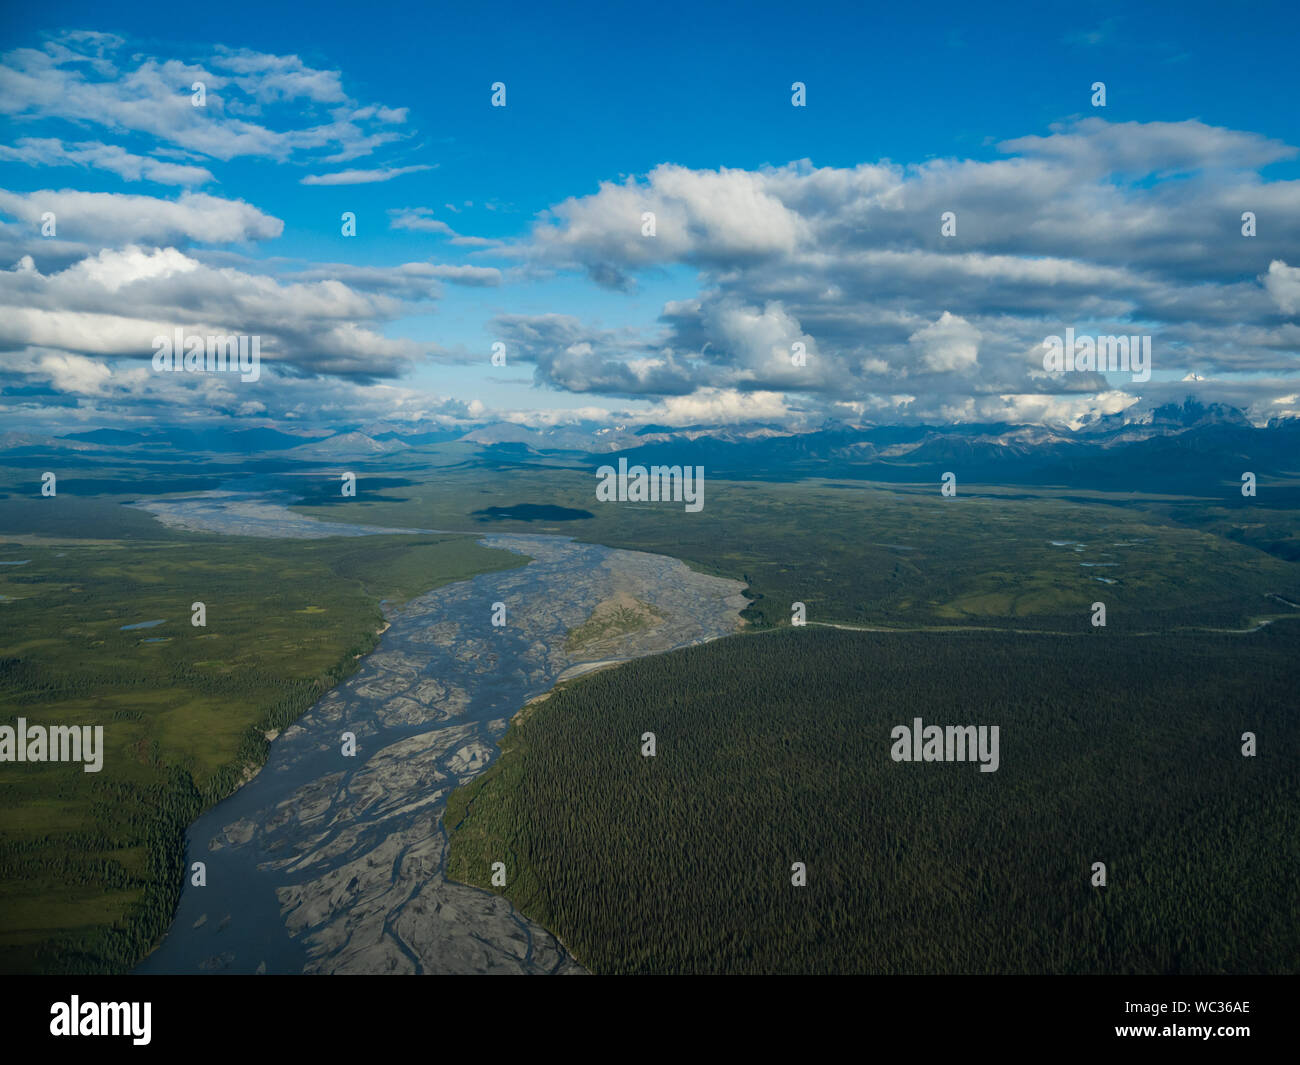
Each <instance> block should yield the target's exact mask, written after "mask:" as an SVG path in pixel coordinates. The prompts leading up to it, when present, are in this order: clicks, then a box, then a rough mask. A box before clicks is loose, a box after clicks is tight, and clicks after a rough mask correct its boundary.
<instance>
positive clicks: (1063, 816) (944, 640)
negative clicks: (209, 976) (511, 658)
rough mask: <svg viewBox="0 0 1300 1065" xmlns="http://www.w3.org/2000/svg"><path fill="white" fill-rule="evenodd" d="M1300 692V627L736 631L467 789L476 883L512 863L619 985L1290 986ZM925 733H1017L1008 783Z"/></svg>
mask: <svg viewBox="0 0 1300 1065" xmlns="http://www.w3.org/2000/svg"><path fill="white" fill-rule="evenodd" d="M1026 677H1032V678H1034V680H1033V683H1032V684H1028V683H1026V682H1025V678H1026ZM1297 691H1300V625H1298V624H1296V623H1294V622H1279V623H1277V624H1275V625H1273V626H1271V627H1268V628H1265V629H1263V630H1261V631H1259V632H1256V633H1254V634H1250V635H1227V634H1224V635H1198V636H1180V637H1178V638H1177V639H1171V638H1168V637H1160V636H1151V637H1146V638H1138V637H1120V638H1118V639H1116V638H1110V637H1108V636H1107V635H1106V634H1105V633H1104V631H1102V632H1098V633H1093V634H1085V635H1080V636H1049V635H1022V636H1020V637H1019V638H1008V637H1007V636H1006V635H1002V634H988V633H968V634H961V635H956V634H929V633H917V634H877V633H850V632H839V631H827V630H808V629H804V630H791V629H786V630H782V631H780V632H776V633H764V634H752V635H748V636H739V637H733V638H730V639H726V640H721V641H716V642H714V643H710V644H706V645H703V646H699V647H694V648H689V649H686V650H682V651H677V652H674V653H671V654H666V655H661V656H658V657H654V658H649V659H643V660H640V661H637V662H634V663H631V664H628V665H625V666H622V667H620V668H618V669H615V670H611V671H607V672H603V673H599V674H596V675H593V676H591V677H588V678H584V679H582V680H580V681H576V682H574V683H572V684H570V685H569V686H567V687H566V688H564V689H562V690H561V691H559V692H557V693H556V694H555V695H553V696H552V697H551V698H550V699H549V700H546V701H544V702H540V703H536V704H534V705H532V706H530V707H529V708H528V709H527V710H526V711H525V712H524V713H523V714H521V715H520V716H519V717H518V718H517V719H516V723H515V725H514V726H513V727H512V729H511V731H510V732H509V733H508V734H507V736H506V737H505V739H504V740H503V742H502V747H503V755H502V757H501V759H500V760H499V762H498V763H497V764H496V765H494V766H493V767H492V769H490V770H489V771H488V772H487V773H486V774H485V775H484V776H482V777H480V778H478V779H477V780H475V781H474V782H472V783H470V784H469V785H468V786H466V787H465V788H463V789H461V790H460V791H458V792H457V793H456V794H455V795H453V797H452V801H451V803H450V805H449V808H448V815H447V823H448V827H449V829H450V830H451V832H452V848H451V859H450V863H449V873H450V875H451V876H453V877H455V878H458V879H463V880H466V881H469V882H472V883H476V884H479V885H480V886H483V887H489V886H490V880H489V869H490V866H491V863H492V862H496V861H502V862H504V863H505V864H506V867H507V876H508V883H507V886H506V888H505V889H504V894H505V895H507V896H508V897H509V898H510V899H511V900H512V901H513V902H515V903H516V904H517V905H518V906H519V907H520V908H521V909H522V910H523V911H524V912H525V913H526V914H528V915H529V916H531V917H533V918H534V919H536V920H537V921H539V922H540V923H541V924H543V925H544V926H545V927H547V928H549V929H552V930H554V931H555V932H556V934H557V935H559V937H560V938H561V939H562V940H563V941H564V942H565V944H566V945H568V946H569V947H570V949H571V950H572V951H573V952H574V954H575V955H576V957H577V958H578V959H579V960H580V961H582V962H583V964H584V965H586V966H587V967H589V968H590V969H591V970H593V971H595V972H597V973H658V972H699V973H702V972H729V973H850V972H853V973H939V972H946V973H1102V972H1105V973H1126V972H1132V973H1136V972H1145V973H1170V972H1196V973H1248V972H1269V971H1286V970H1287V969H1289V968H1294V964H1295V960H1296V959H1297V958H1300V924H1298V923H1297V921H1296V919H1295V917H1296V912H1297V905H1298V904H1300V888H1298V887H1297V878H1296V876H1295V871H1296V869H1298V868H1300V820H1298V819H1297V811H1298V810H1300V771H1297V753H1298V752H1300V721H1298V720H1297V715H1296V693H1297ZM915 717H921V718H922V719H923V720H924V722H925V724H927V725H928V724H939V725H948V724H960V725H965V724H986V725H994V724H996V725H998V726H1000V766H999V768H998V769H997V771H995V772H987V773H983V772H980V771H979V770H978V766H977V764H976V763H974V762H957V763H947V762H896V761H894V760H892V758H891V756H890V749H891V741H890V731H891V729H892V728H893V727H894V726H896V725H900V724H906V725H909V726H910V725H911V724H912V722H913V719H914V718H915ZM647 732H653V733H654V734H655V740H656V753H655V754H654V756H652V757H647V756H645V755H643V754H642V753H641V752H642V737H643V735H644V734H645V733H647ZM1246 732H1252V733H1254V734H1255V737H1256V739H1257V742H1258V750H1257V754H1256V755H1255V756H1254V757H1243V753H1242V749H1243V739H1242V737H1243V733H1246ZM796 862H802V863H804V865H805V866H806V879H807V882H806V886H804V887H796V886H794V885H793V883H792V879H793V876H794V874H793V873H792V867H793V865H794V863H796ZM1099 862H1100V863H1104V865H1105V874H1106V885H1105V886H1104V887H1101V886H1093V879H1094V876H1095V871H1094V863H1099ZM495 890H500V889H495Z"/></svg>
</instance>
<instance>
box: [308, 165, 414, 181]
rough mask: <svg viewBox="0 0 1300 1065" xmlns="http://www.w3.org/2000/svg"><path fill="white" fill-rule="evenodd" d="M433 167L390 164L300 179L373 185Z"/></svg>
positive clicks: (310, 175)
mask: <svg viewBox="0 0 1300 1065" xmlns="http://www.w3.org/2000/svg"><path fill="white" fill-rule="evenodd" d="M433 169H435V168H434V167H433V166H390V167H384V168H382V169H379V170H340V171H339V172H338V173H336V174H308V175H307V176H306V177H305V178H303V179H302V184H304V185H373V184H375V183H376V182H380V181H391V180H392V179H393V178H396V177H401V176H402V175H403V174H418V173H419V172H420V171H421V170H433Z"/></svg>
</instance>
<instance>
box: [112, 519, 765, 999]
mask: <svg viewBox="0 0 1300 1065" xmlns="http://www.w3.org/2000/svg"><path fill="white" fill-rule="evenodd" d="M142 505H143V506H145V507H146V508H147V509H149V510H151V511H152V512H153V513H155V514H156V515H157V516H158V517H159V519H160V520H162V521H165V522H167V523H168V524H172V525H176V526H180V527H185V528H190V529H194V530H202V531H207V532H217V533H227V534H236V535H244V536H275V537H319V536H339V535H344V536H358V535H367V534H373V533H378V532H398V531H400V532H411V531H412V530H409V529H404V530H385V529H378V528H375V527H368V526H347V525H335V524H331V523H327V522H319V521H316V520H314V519H312V518H309V517H304V516H302V515H298V514H294V513H292V512H291V511H289V510H288V509H287V508H286V507H285V506H283V505H282V503H281V502H278V501H275V500H273V499H266V498H258V497H256V496H254V495H250V494H247V493H209V494H205V495H203V496H198V497H195V498H193V499H191V500H167V501H158V502H149V503H145V504H142ZM479 540H480V542H481V543H482V544H483V545H484V546H487V547H494V548H501V549H504V550H508V551H515V552H519V553H521V554H524V555H527V556H529V557H530V558H531V559H532V561H531V562H529V563H528V564H527V565H526V566H523V567H521V568H518V569H513V570H506V571H502V572H497V573H488V574H483V575H481V576H478V577H474V578H472V579H470V580H466V581H460V582H458V583H456V584H450V585H447V586H445V587H442V588H438V589H436V590H434V591H432V592H430V593H428V594H427V595H424V596H421V597H420V598H418V599H415V600H413V601H411V602H410V603H407V604H406V605H405V606H404V607H402V608H401V609H400V610H397V611H393V610H388V609H386V610H385V613H386V616H387V618H388V620H389V622H390V626H391V627H390V628H389V629H388V631H387V632H385V633H384V634H383V636H382V637H381V638H380V643H379V646H378V648H377V649H376V650H375V651H374V652H372V653H371V654H369V655H367V656H366V658H365V659H364V660H363V661H362V663H361V666H360V668H359V670H358V671H357V673H355V674H354V675H353V676H352V677H351V678H350V679H349V680H347V681H346V682H344V683H343V684H341V685H339V686H338V687H336V688H335V689H333V690H332V691H330V692H329V693H327V694H326V695H325V696H324V697H323V698H322V699H321V700H320V701H319V702H318V703H316V705H315V706H313V707H312V708H311V710H310V711H308V713H307V714H306V715H304V716H303V717H302V718H301V719H299V721H298V722H297V723H296V724H294V725H293V726H291V727H289V728H288V729H286V730H285V731H284V733H283V734H282V735H280V736H279V737H277V738H276V739H275V741H274V742H273V743H272V744H271V752H270V757H269V759H268V761H267V763H266V765H265V767H264V768H263V769H262V770H261V772H260V773H258V774H257V776H255V777H254V778H253V779H252V780H251V781H249V782H248V783H247V784H245V785H244V787H242V788H241V789H240V790H239V791H237V792H236V793H235V794H234V795H232V796H231V797H230V798H229V799H227V800H225V801H224V802H222V803H220V804H219V805H218V806H216V807H214V808H213V809H211V810H209V811H208V812H207V813H206V814H204V815H203V816H202V817H201V818H199V820H198V821H196V822H195V823H194V824H193V825H192V826H191V827H190V831H189V837H188V858H187V868H188V867H189V864H190V863H192V862H195V861H201V862H204V863H205V865H206V880H207V883H206V885H205V886H201V887H196V886H193V885H192V884H191V883H190V877H189V876H188V875H187V877H186V883H185V887H184V889H183V891H182V894H181V899H180V904H179V906H178V909H177V912H176V916H175V918H174V920H173V922H172V926H171V929H170V931H169V932H168V934H167V936H166V938H165V939H164V941H163V943H162V945H161V946H160V947H159V948H158V949H157V950H156V951H154V953H153V954H151V955H150V956H149V957H148V958H147V959H146V960H145V961H144V962H143V963H142V964H141V965H140V966H139V968H138V969H137V970H136V971H137V972H141V973H154V974H158V973H255V972H265V973H296V972H315V973H333V972H340V973H342V972H352V973H488V972H517V973H574V972H581V971H582V969H581V967H580V966H579V965H578V964H577V963H576V962H575V961H574V959H572V958H571V957H569V955H568V954H567V952H566V951H565V950H564V948H563V947H562V946H561V945H560V944H559V943H558V942H557V941H556V940H555V938H554V937H553V936H551V935H550V934H549V933H548V932H546V931H545V930H544V929H542V928H541V927H539V926H538V925H536V924H534V923H533V922H531V921H529V920H528V919H526V918H524V917H523V916H522V915H520V914H519V913H517V912H516V911H515V910H514V908H513V907H512V906H511V905H510V903H509V902H507V901H506V900H505V899H504V898H502V897H500V896H498V895H494V894H492V893H489V892H486V891H481V890H479V889H477V888H472V887H468V886H466V885H463V884H455V883H451V882H449V881H447V880H446V879H445V877H444V876H443V868H444V864H445V852H446V834H445V831H444V829H443V825H442V814H443V809H444V806H445V803H446V799H447V795H448V793H449V792H450V791H451V790H453V789H454V788H455V787H456V786H458V785H459V784H461V783H464V782H466V781H468V780H470V779H472V778H473V777H475V776H476V775H478V774H479V773H481V772H482V771H483V770H484V769H485V768H486V767H487V766H488V765H489V764H490V763H491V761H492V760H493V758H494V757H495V756H496V754H497V753H498V749H497V747H496V740H497V739H499V738H500V736H501V734H502V733H503V732H504V731H505V730H506V727H507V725H508V722H509V718H510V717H511V716H512V715H513V714H514V713H515V712H516V711H517V710H518V709H519V708H520V707H521V706H522V705H523V704H524V703H525V702H527V701H528V700H529V699H531V698H533V697H535V696H537V695H539V694H542V693H544V692H546V691H548V690H549V689H550V688H551V687H553V686H554V684H555V683H556V682H557V681H558V680H560V679H562V678H564V677H567V676H571V675H574V674H576V673H579V672H582V671H584V670H586V669H588V668H591V667H592V666H593V664H594V663H598V662H606V661H619V660H625V659H628V658H635V657H639V656H641V655H645V654H654V653H657V652H660V651H665V650H670V649H672V648H675V647H683V646H687V645H689V644H694V643H700V642H702V641H704V640H709V639H713V638H716V637H719V636H723V635H727V634H728V633H731V632H734V631H736V630H737V628H738V627H739V626H740V624H741V622H740V619H739V616H738V615H739V611H740V610H741V609H743V607H744V605H745V602H746V600H745V599H744V597H743V596H742V595H741V594H740V592H741V589H742V587H743V586H742V585H741V584H740V583H739V582H736V581H730V580H725V579H722V578H718V577H710V576H705V575H703V574H699V573H695V572H693V571H692V570H690V569H689V568H688V567H687V566H686V565H685V564H683V563H682V562H679V561H678V560H676V559H673V558H668V557H666V556H663V555H652V554H646V553H643V552H635V551H620V550H615V549H612V548H607V547H601V546H599V545H593V544H579V543H575V542H574V541H572V540H569V539H567V538H565V537H560V536H534V535H510V534H502V535H488V536H482V537H479ZM633 600H637V601H640V603H643V604H648V605H650V606H651V607H653V608H654V611H653V614H652V615H651V616H652V618H653V620H652V623H651V624H650V625H648V626H647V627H646V628H644V629H642V630H640V631H638V632H633V633H629V634H626V635H623V636H612V637H610V638H608V639H605V640H604V641H602V642H600V643H598V644H595V645H591V646H588V647H586V648H584V649H580V650H577V651H574V652H569V651H566V650H565V648H564V644H565V639H566V636H567V634H568V632H569V630H571V629H573V628H575V627H577V626H579V625H582V624H583V623H584V622H586V621H587V620H588V619H589V618H590V617H591V614H592V611H593V610H594V609H595V608H596V607H597V605H598V604H601V603H606V604H608V603H610V602H611V601H613V602H617V603H628V602H631V601H633ZM494 603H504V604H505V608H506V622H507V623H506V625H505V626H504V627H494V626H493V625H492V624H491V619H492V612H493V604H494ZM344 733H351V734H353V735H354V736H355V743H356V754H355V756H352V757H347V756H345V755H344V753H343V734H344ZM638 741H639V737H629V743H635V742H638ZM505 858H506V856H504V855H503V856H502V860H505ZM510 874H511V871H510V870H509V868H508V867H507V876H509V875H510Z"/></svg>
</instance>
